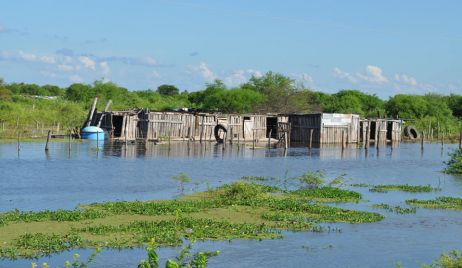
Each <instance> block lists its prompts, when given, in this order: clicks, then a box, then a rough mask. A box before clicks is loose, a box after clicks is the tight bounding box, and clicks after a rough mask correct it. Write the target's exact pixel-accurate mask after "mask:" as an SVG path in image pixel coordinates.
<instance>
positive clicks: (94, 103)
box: [86, 97, 98, 127]
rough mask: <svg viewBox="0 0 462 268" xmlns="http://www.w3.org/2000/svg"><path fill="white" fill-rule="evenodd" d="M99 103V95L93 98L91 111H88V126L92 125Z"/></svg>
mask: <svg viewBox="0 0 462 268" xmlns="http://www.w3.org/2000/svg"><path fill="white" fill-rule="evenodd" d="M97 103H98V97H95V98H94V99H93V104H92V105H91V109H90V112H89V113H88V118H87V124H86V126H87V127H89V126H90V125H91V121H92V119H93V114H94V113H95V109H96V104H97Z"/></svg>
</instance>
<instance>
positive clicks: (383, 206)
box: [372, 204, 417, 214]
mask: <svg viewBox="0 0 462 268" xmlns="http://www.w3.org/2000/svg"><path fill="white" fill-rule="evenodd" d="M372 207H373V208H379V209H385V210H388V211H389V212H394V213H398V214H409V213H416V211H417V209H416V208H404V207H401V206H390V205H387V204H374V205H372Z"/></svg>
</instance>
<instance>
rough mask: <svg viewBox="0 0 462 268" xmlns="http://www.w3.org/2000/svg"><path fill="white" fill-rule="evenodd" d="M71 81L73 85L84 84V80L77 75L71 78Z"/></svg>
mask: <svg viewBox="0 0 462 268" xmlns="http://www.w3.org/2000/svg"><path fill="white" fill-rule="evenodd" d="M69 81H71V82H72V83H82V82H83V78H82V77H80V76H79V75H77V74H74V75H71V76H69Z"/></svg>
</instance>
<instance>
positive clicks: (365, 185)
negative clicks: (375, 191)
mask: <svg viewBox="0 0 462 268" xmlns="http://www.w3.org/2000/svg"><path fill="white" fill-rule="evenodd" d="M350 186H352V187H369V186H370V185H369V184H367V183H353V184H350Z"/></svg>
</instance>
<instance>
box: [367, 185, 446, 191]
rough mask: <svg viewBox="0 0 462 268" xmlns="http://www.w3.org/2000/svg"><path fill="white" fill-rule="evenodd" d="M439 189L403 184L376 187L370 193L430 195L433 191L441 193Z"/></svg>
mask: <svg viewBox="0 0 462 268" xmlns="http://www.w3.org/2000/svg"><path fill="white" fill-rule="evenodd" d="M439 190H440V189H439V188H433V187H431V186H430V185H409V184H402V185H375V186H374V187H372V188H371V189H369V191H371V192H378V193H386V192H388V191H403V192H410V193H428V192H432V191H439Z"/></svg>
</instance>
